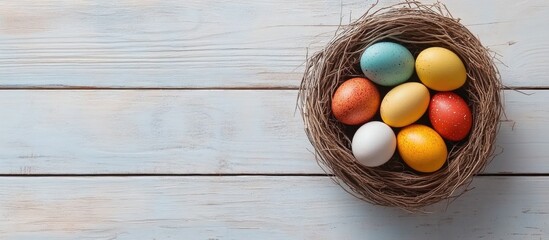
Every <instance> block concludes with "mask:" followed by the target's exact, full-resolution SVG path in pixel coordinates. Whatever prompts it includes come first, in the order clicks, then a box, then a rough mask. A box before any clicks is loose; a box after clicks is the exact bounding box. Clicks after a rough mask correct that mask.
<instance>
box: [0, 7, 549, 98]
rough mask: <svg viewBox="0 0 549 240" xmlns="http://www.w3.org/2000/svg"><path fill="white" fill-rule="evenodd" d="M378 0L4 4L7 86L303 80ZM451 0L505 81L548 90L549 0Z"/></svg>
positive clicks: (2, 62) (0, 51)
mask: <svg viewBox="0 0 549 240" xmlns="http://www.w3.org/2000/svg"><path fill="white" fill-rule="evenodd" d="M373 2H375V1H373V0H370V1H362V0H360V1H359V0H343V1H340V0H326V1H317V0H304V1H293V0H282V1H254V2H249V1H244V0H237V1H225V0H207V1H204V0H190V1H178V0H166V1H149V0H148V1H145V0H142V1H138V0H124V1H72V0H71V1H69V0H46V1H40V3H36V1H32V0H8V1H1V2H0V86H1V87H36V86H42V87H52V86H54V87H56V86H96V87H296V86H298V84H299V81H300V79H301V74H302V70H303V69H302V67H300V65H301V64H302V63H303V62H304V60H305V54H306V48H307V47H310V51H309V52H310V53H312V52H314V51H317V50H319V49H320V48H321V47H322V46H324V45H325V43H326V42H327V41H328V40H330V39H331V37H332V36H333V34H334V31H335V30H336V29H337V25H338V24H339V23H340V20H341V19H343V23H344V24H345V23H346V22H348V19H349V18H351V19H356V18H357V17H358V16H360V15H361V14H362V13H364V11H365V10H366V9H367V8H368V7H369V6H370V5H371V4H372V3H373ZM395 2H397V0H390V1H381V3H380V6H386V5H389V4H392V3H395ZM427 2H429V1H427ZM430 2H432V1H430ZM444 2H445V3H446V4H447V5H448V7H449V8H450V10H451V11H452V13H453V14H454V16H457V17H460V18H461V19H462V22H463V23H464V24H466V25H467V26H469V28H470V29H471V31H473V32H474V33H475V34H477V35H478V36H479V37H480V38H481V40H482V41H483V42H484V44H485V45H487V46H490V47H491V48H493V49H494V50H496V51H497V52H499V53H500V54H502V55H503V57H502V60H503V61H504V62H505V63H506V64H507V65H508V66H509V67H503V66H501V72H502V74H503V80H504V82H505V84H507V85H510V86H538V87H539V86H542V87H547V86H549V85H548V79H547V75H549V70H548V69H549V54H548V51H549V44H548V43H549V32H548V31H546V30H544V28H540V26H541V25H543V24H544V23H546V22H548V21H549V5H548V4H549V3H548V2H547V1H546V0H528V1H515V0H504V1H502V0H485V1H482V2H481V3H480V2H478V1H476V0H448V1H444ZM540 24H541V25H540ZM510 43H514V44H512V45H510Z"/></svg>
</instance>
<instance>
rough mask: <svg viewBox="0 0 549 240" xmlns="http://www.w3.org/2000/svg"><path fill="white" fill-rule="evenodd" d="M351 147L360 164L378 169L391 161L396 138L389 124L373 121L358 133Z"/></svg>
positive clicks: (363, 126)
mask: <svg viewBox="0 0 549 240" xmlns="http://www.w3.org/2000/svg"><path fill="white" fill-rule="evenodd" d="M351 147H352V150H353V155H354V156H355V158H356V160H357V161H358V162H359V163H360V164H362V165H363V166H366V167H377V166H380V165H383V164H384V163H386V162H387V161H389V159H391V157H392V156H393V154H394V153H395V149H396V136H395V133H394V132H393V129H391V127H389V126H388V125H387V124H385V123H383V122H378V121H371V122H368V123H366V124H364V125H362V126H361V127H360V128H359V129H358V130H357V131H356V133H355V135H354V136H353V142H352V144H351Z"/></svg>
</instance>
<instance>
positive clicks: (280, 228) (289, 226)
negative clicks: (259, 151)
mask: <svg viewBox="0 0 549 240" xmlns="http://www.w3.org/2000/svg"><path fill="white" fill-rule="evenodd" d="M474 187H475V189H474V190H472V191H470V192H468V193H466V194H465V195H463V196H462V197H461V198H458V199H457V200H456V201H454V202H453V203H452V204H451V205H450V206H449V207H448V209H446V210H445V211H444V207H445V206H444V204H441V205H438V206H435V207H431V208H429V209H428V210H430V211H436V213H433V214H410V213H406V212H403V211H401V210H398V209H393V208H386V207H379V206H372V205H370V204H367V203H364V202H361V201H359V200H357V199H356V198H354V197H352V196H350V195H348V194H347V193H346V192H344V191H343V190H342V189H340V188H339V187H338V186H336V185H335V184H334V183H333V182H331V180H330V179H329V178H327V177H161V178H157V177H146V178H140V177H137V178H133V177H123V178H79V177H78V178H66V177H65V178H36V177H30V178H13V177H11V178H10V177H8V178H0V202H2V204H0V214H1V216H2V218H3V220H2V221H0V237H1V238H2V239H56V240H63V239H118V240H123V239H131V240H134V239H220V240H221V239H449V240H450V239H480V238H483V239H543V238H545V237H547V235H548V234H549V232H548V231H549V218H548V214H549V198H548V193H549V178H548V177H506V178H505V177H478V178H476V179H475V181H474Z"/></svg>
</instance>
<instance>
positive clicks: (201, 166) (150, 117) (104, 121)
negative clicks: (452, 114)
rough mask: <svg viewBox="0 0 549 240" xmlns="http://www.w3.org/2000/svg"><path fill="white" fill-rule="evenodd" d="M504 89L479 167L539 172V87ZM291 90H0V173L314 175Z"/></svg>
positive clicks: (545, 169) (547, 169) (548, 165)
mask: <svg viewBox="0 0 549 240" xmlns="http://www.w3.org/2000/svg"><path fill="white" fill-rule="evenodd" d="M527 93H529V94H532V95H524V94H521V93H518V92H513V91H505V94H504V96H505V100H506V106H505V107H506V112H507V116H508V118H509V119H511V120H513V121H514V122H503V123H502V125H501V131H500V133H499V136H498V142H497V145H498V150H497V151H498V152H499V151H501V149H504V151H503V153H502V154H500V155H499V156H498V157H496V158H495V160H494V161H493V162H492V164H491V165H490V166H489V168H488V169H487V172H489V173H501V172H505V173H508V172H511V173H549V162H548V161H547V159H548V158H549V151H548V150H547V149H549V138H547V136H548V135H549V128H547V127H546V126H547V125H549V117H548V116H549V107H548V106H547V104H546V101H547V100H546V99H548V98H549V91H544V90H538V91H528V92H527ZM296 96H297V91H295V90H279V91H248V90H239V91H221V90H200V91H197V90H189V91H138V90H114V91H113V90H111V91H94V90H78V91H68V90H57V91H50V90H43V91H32V90H29V91H27V90H13V91H1V92H0V109H2V111H3V112H2V118H1V119H0V149H1V150H2V151H0V173H4V174H20V173H23V174H41V173H78V174H86V173H322V170H321V169H320V168H319V167H318V166H317V164H316V162H315V161H314V157H313V154H312V153H310V152H309V151H310V150H312V147H311V146H310V144H309V142H308V140H307V138H306V136H305V133H304V130H303V124H302V120H301V116H300V115H299V114H296V115H294V108H295V99H296Z"/></svg>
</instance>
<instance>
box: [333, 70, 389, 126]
mask: <svg viewBox="0 0 549 240" xmlns="http://www.w3.org/2000/svg"><path fill="white" fill-rule="evenodd" d="M379 102H380V96H379V91H378V90H377V87H376V85H375V84H374V83H372V82H371V81H370V80H368V79H366V78H358V77H357V78H351V79H349V80H347V81H345V82H343V84H341V85H340V86H339V87H338V88H337V89H336V91H335V93H334V96H333V97H332V113H333V114H334V116H335V118H336V119H337V120H338V121H340V122H342V123H344V124H347V125H358V124H362V123H365V122H367V121H368V120H370V119H371V118H372V117H373V116H374V115H375V114H376V113H377V110H378V108H379Z"/></svg>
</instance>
